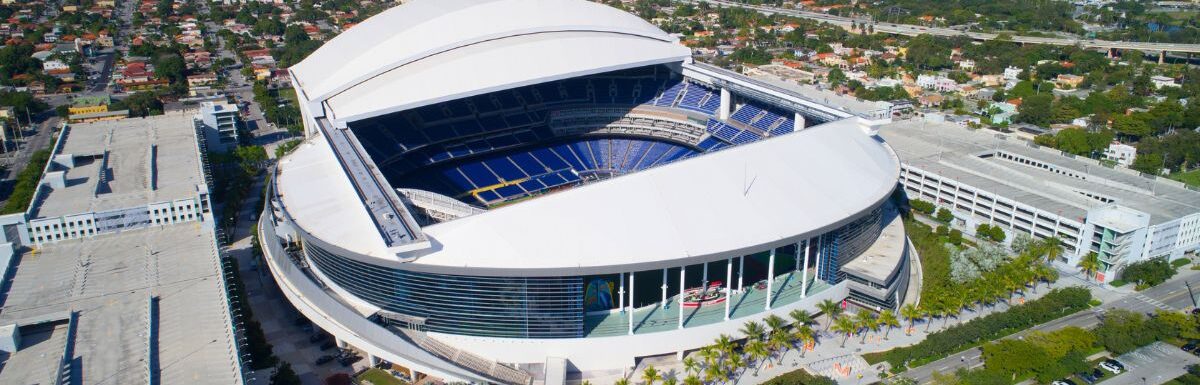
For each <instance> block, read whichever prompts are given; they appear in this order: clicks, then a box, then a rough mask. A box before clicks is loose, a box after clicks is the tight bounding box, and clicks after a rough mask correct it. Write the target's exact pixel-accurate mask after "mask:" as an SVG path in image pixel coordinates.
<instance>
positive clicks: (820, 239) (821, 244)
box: [813, 235, 825, 279]
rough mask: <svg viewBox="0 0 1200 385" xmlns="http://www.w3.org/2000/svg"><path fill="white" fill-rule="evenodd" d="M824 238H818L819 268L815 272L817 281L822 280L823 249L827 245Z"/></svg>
mask: <svg viewBox="0 0 1200 385" xmlns="http://www.w3.org/2000/svg"><path fill="white" fill-rule="evenodd" d="M822 238H824V237H822V236H820V235H818V236H817V268H816V270H815V271H813V276H815V277H816V278H817V279H821V254H824V253H822V252H821V251H822V250H821V249H822V246H823V245H824V243H825V242H824V240H823V239H822Z"/></svg>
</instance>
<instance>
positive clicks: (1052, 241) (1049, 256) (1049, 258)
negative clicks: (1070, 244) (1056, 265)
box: [1042, 237, 1063, 263]
mask: <svg viewBox="0 0 1200 385" xmlns="http://www.w3.org/2000/svg"><path fill="white" fill-rule="evenodd" d="M1042 248H1043V249H1044V250H1045V252H1046V263H1053V262H1054V260H1056V259H1058V257H1060V256H1062V252H1063V247H1062V240H1061V239H1059V238H1058V237H1050V238H1046V239H1043V240H1042Z"/></svg>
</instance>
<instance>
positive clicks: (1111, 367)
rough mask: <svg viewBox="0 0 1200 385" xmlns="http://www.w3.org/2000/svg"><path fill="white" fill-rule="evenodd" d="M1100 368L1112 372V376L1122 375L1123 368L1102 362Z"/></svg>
mask: <svg viewBox="0 0 1200 385" xmlns="http://www.w3.org/2000/svg"><path fill="white" fill-rule="evenodd" d="M1100 368H1102V369H1104V370H1107V371H1109V372H1112V374H1121V368H1119V367H1117V366H1116V365H1113V364H1110V363H1108V362H1101V363H1100Z"/></svg>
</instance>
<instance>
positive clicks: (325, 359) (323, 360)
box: [317, 355, 334, 365]
mask: <svg viewBox="0 0 1200 385" xmlns="http://www.w3.org/2000/svg"><path fill="white" fill-rule="evenodd" d="M333 360H334V357H333V356H330V355H324V356H320V357H317V365H325V364H326V363H328V362H329V361H333Z"/></svg>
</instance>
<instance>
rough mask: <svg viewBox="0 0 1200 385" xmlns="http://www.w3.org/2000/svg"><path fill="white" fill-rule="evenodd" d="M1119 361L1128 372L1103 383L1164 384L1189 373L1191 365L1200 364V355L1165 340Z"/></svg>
mask: <svg viewBox="0 0 1200 385" xmlns="http://www.w3.org/2000/svg"><path fill="white" fill-rule="evenodd" d="M1117 360H1118V361H1121V363H1123V364H1125V372H1124V373H1121V374H1118V375H1116V376H1114V377H1111V378H1109V379H1108V380H1106V381H1103V382H1102V383H1103V384H1105V385H1125V384H1128V385H1133V384H1138V385H1141V384H1161V383H1164V382H1167V381H1170V380H1171V379H1173V378H1175V377H1179V376H1181V375H1183V374H1184V373H1187V369H1186V368H1187V366H1188V365H1191V364H1198V363H1200V357H1196V356H1195V355H1192V354H1191V353H1188V352H1185V351H1183V350H1182V349H1180V348H1179V347H1176V346H1174V345H1170V344H1166V343H1162V342H1155V343H1153V344H1151V345H1147V346H1144V347H1141V348H1139V349H1137V350H1134V351H1132V352H1129V353H1126V354H1123V355H1121V356H1120V357H1117Z"/></svg>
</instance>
